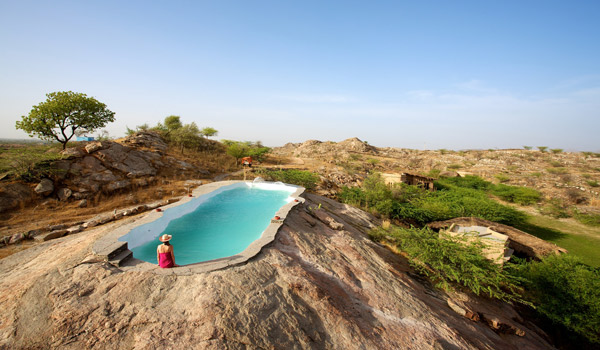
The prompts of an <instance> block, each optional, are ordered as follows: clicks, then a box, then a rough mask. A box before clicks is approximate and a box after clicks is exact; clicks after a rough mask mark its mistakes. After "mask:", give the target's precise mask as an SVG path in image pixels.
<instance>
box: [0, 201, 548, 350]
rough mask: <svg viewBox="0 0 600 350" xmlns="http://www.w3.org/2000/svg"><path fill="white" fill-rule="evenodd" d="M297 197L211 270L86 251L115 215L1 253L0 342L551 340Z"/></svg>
mask: <svg viewBox="0 0 600 350" xmlns="http://www.w3.org/2000/svg"><path fill="white" fill-rule="evenodd" d="M306 199H307V201H306V203H304V204H301V205H298V206H296V207H294V209H292V211H290V213H289V214H288V216H287V217H286V219H285V222H284V224H283V225H282V226H281V227H280V229H279V231H278V233H277V236H276V237H275V241H274V242H273V243H272V244H271V245H269V246H266V247H264V248H263V249H262V250H261V252H260V253H259V254H258V255H257V256H256V257H255V258H253V259H250V260H248V261H247V262H245V263H243V264H241V265H236V266H230V267H225V266H223V268H222V269H220V270H217V271H212V272H205V273H194V272H193V271H191V270H190V269H189V268H187V267H179V268H175V269H165V270H161V269H159V268H157V267H156V266H155V265H154V264H149V263H142V262H141V261H136V260H133V261H132V262H131V263H129V264H128V266H126V267H121V268H115V267H112V266H109V265H107V264H106V263H105V262H103V261H98V260H94V259H93V257H87V256H88V254H89V251H90V247H91V246H92V245H93V244H94V242H95V240H97V239H98V238H99V237H101V236H103V235H106V234H109V233H110V232H112V231H114V230H115V229H116V228H117V227H118V226H119V225H123V223H109V224H107V225H104V226H99V227H98V228H91V226H89V225H88V231H87V233H86V234H85V235H74V236H66V237H64V238H61V241H60V244H53V245H49V244H46V246H44V248H45V249H42V248H40V249H35V248H32V249H27V250H25V251H23V252H20V253H19V254H15V255H13V256H9V257H7V258H4V259H2V260H0V295H2V298H0V308H1V309H2V319H1V320H0V325H1V327H0V348H1V349H23V348H28V349H46V348H52V349H87V348H98V349H120V348H128V349H162V348H169V349H350V350H352V349H416V350H420V349H530V350H534V349H554V347H553V346H552V344H549V343H548V341H547V340H546V339H548V338H547V336H546V335H545V334H543V333H542V331H541V330H539V329H538V328H536V327H535V326H532V325H531V324H530V323H529V322H527V321H523V319H522V318H521V317H520V316H519V315H518V314H517V312H516V311H515V309H514V308H513V307H512V306H511V305H508V304H506V303H502V302H498V301H492V300H489V299H486V298H479V297H477V296H474V295H467V296H464V297H463V296H462V295H459V296H460V297H461V298H456V294H452V293H451V292H449V293H444V292H441V291H439V290H436V289H435V288H433V286H432V285H431V284H430V283H424V282H423V278H422V277H419V278H417V277H415V273H414V271H413V270H412V269H411V267H410V265H409V263H408V261H407V260H406V259H405V258H403V257H401V256H399V255H396V254H394V253H392V252H390V251H389V250H388V249H386V248H384V247H382V246H380V245H378V244H376V243H374V242H372V241H371V240H369V238H368V236H367V233H366V232H367V231H368V230H369V229H370V228H373V227H374V226H375V225H376V224H378V222H377V220H376V219H375V218H373V217H372V216H371V215H369V214H367V213H365V212H363V211H361V210H358V209H356V208H352V207H349V206H344V205H342V204H340V203H336V202H334V201H331V200H328V199H326V198H323V197H318V196H314V195H306ZM317 212H318V213H317ZM100 221H102V220H101V219H100V218H98V222H100ZM94 222H96V221H94ZM332 226H335V227H333V228H332ZM177 249H178V248H177V246H175V256H176V257H177ZM24 261H25V262H27V263H26V264H24V263H23V262H24ZM472 301H476V302H472ZM474 315H481V317H480V318H477V317H474Z"/></svg>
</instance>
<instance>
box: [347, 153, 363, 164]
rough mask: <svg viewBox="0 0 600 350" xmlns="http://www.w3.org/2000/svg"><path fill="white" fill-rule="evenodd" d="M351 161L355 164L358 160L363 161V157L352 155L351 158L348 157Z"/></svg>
mask: <svg viewBox="0 0 600 350" xmlns="http://www.w3.org/2000/svg"><path fill="white" fill-rule="evenodd" d="M348 158H349V159H350V160H351V161H353V162H355V161H357V160H362V156H361V155H360V154H355V153H353V154H351V155H350V157H348Z"/></svg>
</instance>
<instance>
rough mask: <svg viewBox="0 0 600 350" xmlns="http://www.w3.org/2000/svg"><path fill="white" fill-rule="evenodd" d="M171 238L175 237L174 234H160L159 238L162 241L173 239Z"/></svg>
mask: <svg viewBox="0 0 600 350" xmlns="http://www.w3.org/2000/svg"><path fill="white" fill-rule="evenodd" d="M171 238H173V236H171V235H168V234H166V233H165V234H164V235H162V236H160V238H159V239H158V240H159V241H161V242H168V241H170V240H171Z"/></svg>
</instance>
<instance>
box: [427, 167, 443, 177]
mask: <svg viewBox="0 0 600 350" xmlns="http://www.w3.org/2000/svg"><path fill="white" fill-rule="evenodd" d="M441 172H442V171H441V170H440V169H431V170H429V172H428V173H427V174H425V176H429V177H433V178H434V179H437V178H438V177H440V173H441Z"/></svg>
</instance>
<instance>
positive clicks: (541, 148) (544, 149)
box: [538, 146, 548, 153]
mask: <svg viewBox="0 0 600 350" xmlns="http://www.w3.org/2000/svg"><path fill="white" fill-rule="evenodd" d="M538 149H539V150H540V152H542V153H544V152H546V150H547V149H548V147H547V146H538Z"/></svg>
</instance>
